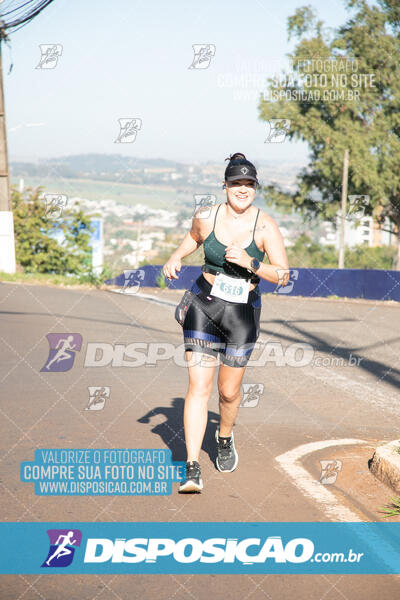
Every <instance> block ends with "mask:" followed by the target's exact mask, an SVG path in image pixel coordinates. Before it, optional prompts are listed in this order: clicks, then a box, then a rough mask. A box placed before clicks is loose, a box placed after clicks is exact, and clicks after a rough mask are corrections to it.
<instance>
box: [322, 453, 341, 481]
mask: <svg viewBox="0 0 400 600" xmlns="http://www.w3.org/2000/svg"><path fill="white" fill-rule="evenodd" d="M319 462H320V464H321V476H320V478H319V482H320V483H323V484H324V485H332V483H335V481H336V479H337V476H338V473H339V471H341V470H342V461H341V460H336V459H335V458H334V459H332V460H320V461H319Z"/></svg>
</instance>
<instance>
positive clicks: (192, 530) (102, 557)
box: [0, 522, 400, 574]
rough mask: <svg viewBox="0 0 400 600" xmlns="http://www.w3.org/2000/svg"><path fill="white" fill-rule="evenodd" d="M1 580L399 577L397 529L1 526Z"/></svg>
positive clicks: (204, 525)
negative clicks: (202, 575) (70, 576)
mask: <svg viewBox="0 0 400 600" xmlns="http://www.w3.org/2000/svg"><path fill="white" fill-rule="evenodd" d="M0 540H1V559H0V561H1V562H0V573H2V574H12V573H19V574H34V573H40V574H51V573H53V574H57V573H59V574H61V573H62V574H101V573H136V574H139V573H140V574H150V573H153V574H154V573H176V574H177V573H188V574H189V573H197V574H198V573H206V574H227V573H232V574H251V573H253V574H256V573H258V574H260V573H282V574H295V573H297V574H322V573H338V574H390V573H392V574H399V573H400V551H399V550H400V543H399V542H400V523H264V522H259V523H257V522H252V523H230V522H228V523H181V522H179V523H171V522H169V523H155V522H151V523H114V522H112V523H37V522H35V523H21V522H18V523H1V524H0Z"/></svg>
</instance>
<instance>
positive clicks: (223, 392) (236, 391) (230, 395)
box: [218, 385, 240, 403]
mask: <svg viewBox="0 0 400 600" xmlns="http://www.w3.org/2000/svg"><path fill="white" fill-rule="evenodd" d="M218 393H219V399H220V401H221V402H226V403H230V402H235V401H236V400H237V399H238V398H240V387H232V386H227V385H225V386H219V387H218Z"/></svg>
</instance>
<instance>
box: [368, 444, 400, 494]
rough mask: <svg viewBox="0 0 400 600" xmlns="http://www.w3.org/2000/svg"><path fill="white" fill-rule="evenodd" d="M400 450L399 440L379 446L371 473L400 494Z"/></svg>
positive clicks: (372, 463) (373, 458) (371, 464)
mask: <svg viewBox="0 0 400 600" xmlns="http://www.w3.org/2000/svg"><path fill="white" fill-rule="evenodd" d="M398 448H400V444H399V440H393V441H392V442H389V443H387V444H384V445H383V446H379V447H378V448H377V449H376V450H375V452H374V455H373V457H372V459H371V463H370V467H369V468H370V471H371V473H373V474H374V475H375V477H377V478H378V479H379V480H380V481H382V483H385V484H386V485H389V486H390V487H391V488H392V489H393V490H394V491H395V492H397V493H398V494H400V453H399V452H397V449H398Z"/></svg>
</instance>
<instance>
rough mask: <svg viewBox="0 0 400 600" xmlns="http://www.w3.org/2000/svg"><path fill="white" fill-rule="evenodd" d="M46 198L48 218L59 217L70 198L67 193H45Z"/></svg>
mask: <svg viewBox="0 0 400 600" xmlns="http://www.w3.org/2000/svg"><path fill="white" fill-rule="evenodd" d="M44 198H45V200H46V217H47V218H48V219H53V220H56V219H59V218H60V217H61V216H62V213H63V209H64V208H65V207H66V206H67V203H68V198H67V196H65V194H44Z"/></svg>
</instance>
